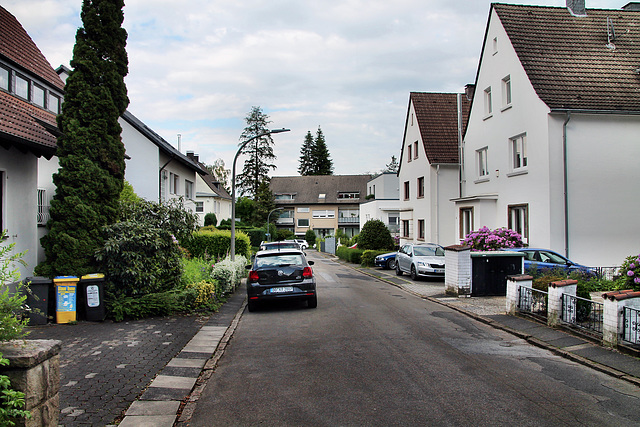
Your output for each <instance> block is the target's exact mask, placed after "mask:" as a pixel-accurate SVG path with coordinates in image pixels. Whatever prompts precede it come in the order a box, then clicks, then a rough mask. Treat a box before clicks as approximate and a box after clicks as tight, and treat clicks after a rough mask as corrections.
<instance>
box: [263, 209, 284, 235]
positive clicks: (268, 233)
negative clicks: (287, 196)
mask: <svg viewBox="0 0 640 427" xmlns="http://www.w3.org/2000/svg"><path fill="white" fill-rule="evenodd" d="M283 209H284V208H275V209H273V210H271V212H269V215H267V233H266V234H267V242H270V241H271V239H270V238H269V237H271V230H270V229H269V218H270V217H271V214H272V213H274V212H275V211H281V210H283Z"/></svg>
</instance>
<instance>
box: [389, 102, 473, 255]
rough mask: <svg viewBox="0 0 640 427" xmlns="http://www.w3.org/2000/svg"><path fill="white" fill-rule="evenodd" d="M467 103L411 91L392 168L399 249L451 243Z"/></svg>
mask: <svg viewBox="0 0 640 427" xmlns="http://www.w3.org/2000/svg"><path fill="white" fill-rule="evenodd" d="M469 107H470V102H469V100H468V99H467V98H466V97H465V96H464V95H463V94H455V93H425V92H411V94H410V96H409V108H408V111H407V118H406V122H405V131H404V137H403V141H402V151H401V153H400V167H399V169H398V185H399V198H400V202H399V213H400V219H399V221H400V222H399V228H400V230H399V232H400V244H404V243H407V242H415V243H421V242H431V243H437V244H440V245H444V246H446V245H451V244H454V243H457V238H456V235H455V234H454V232H455V230H456V209H455V206H454V204H453V203H452V202H451V199H454V198H457V197H458V196H459V194H460V178H461V176H460V167H459V158H460V155H459V150H460V145H461V138H462V132H463V128H464V125H465V124H466V121H467V118H468V112H469Z"/></svg>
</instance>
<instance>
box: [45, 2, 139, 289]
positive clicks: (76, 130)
mask: <svg viewBox="0 0 640 427" xmlns="http://www.w3.org/2000/svg"><path fill="white" fill-rule="evenodd" d="M123 7H124V1H123V0H84V1H83V3H82V12H81V17H82V23H83V27H81V28H79V29H78V31H77V33H76V44H75V46H74V49H73V59H72V61H71V67H72V71H71V73H70V75H69V78H68V79H67V83H66V87H65V99H64V103H63V105H62V114H60V115H59V116H58V127H59V129H60V130H61V132H62V135H61V136H60V137H59V138H58V148H57V152H56V155H57V157H58V160H59V163H60V169H59V171H58V172H57V173H56V174H54V175H53V182H54V184H55V185H56V193H55V195H54V197H53V200H52V201H51V207H50V214H51V219H50V221H49V223H48V224H47V228H48V230H49V233H48V234H47V235H46V236H45V237H43V238H42V245H43V247H44V249H45V254H46V257H47V258H46V261H45V262H44V263H42V264H41V265H39V266H38V267H37V269H36V272H37V274H40V275H45V276H49V277H52V276H55V275H83V274H86V273H92V272H95V271H96V269H97V263H96V261H95V257H94V254H95V253H96V250H97V249H99V248H101V247H102V244H103V234H102V228H103V227H104V226H106V225H110V224H113V223H114V222H116V221H117V218H118V199H119V196H120V193H121V192H122V189H123V185H124V170H125V163H124V145H123V144H122V139H121V136H120V134H121V131H122V129H121V127H120V124H119V123H118V118H119V117H120V115H122V114H123V113H124V111H125V110H126V108H127V105H128V104H129V99H128V97H127V89H126V86H125V83H124V77H125V76H126V75H127V73H128V58H127V52H126V50H125V46H126V42H127V33H126V31H125V30H124V28H122V22H123V19H124V15H123V11H122V9H123Z"/></svg>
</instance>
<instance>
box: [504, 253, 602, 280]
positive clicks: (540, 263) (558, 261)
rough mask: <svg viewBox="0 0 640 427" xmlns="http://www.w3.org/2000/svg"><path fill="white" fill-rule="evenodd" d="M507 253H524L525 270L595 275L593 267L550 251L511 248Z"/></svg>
mask: <svg viewBox="0 0 640 427" xmlns="http://www.w3.org/2000/svg"><path fill="white" fill-rule="evenodd" d="M504 250H505V251H512V252H523V253H524V270H525V271H527V270H528V269H545V268H548V269H554V268H561V269H563V270H565V271H567V272H573V271H581V272H584V273H591V274H594V271H593V269H592V268H591V267H587V266H585V265H581V264H577V263H575V262H573V261H571V260H569V259H567V258H566V257H564V256H562V255H560V254H559V253H557V252H554V251H552V250H549V249H538V248H509V249H504Z"/></svg>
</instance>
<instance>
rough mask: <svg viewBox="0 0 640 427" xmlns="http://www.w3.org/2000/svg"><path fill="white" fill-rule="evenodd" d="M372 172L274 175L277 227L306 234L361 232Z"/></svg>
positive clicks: (352, 234) (272, 188) (299, 234)
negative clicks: (361, 217)
mask: <svg viewBox="0 0 640 427" xmlns="http://www.w3.org/2000/svg"><path fill="white" fill-rule="evenodd" d="M370 179H371V175H315V176H274V177H273V178H271V183H270V185H269V187H270V189H271V192H272V193H273V196H274V199H275V206H276V208H282V210H281V211H277V212H276V213H274V215H277V219H276V226H277V227H278V228H279V229H287V230H291V231H292V232H294V233H295V235H296V236H304V235H305V233H306V232H307V230H313V231H314V232H315V233H316V235H317V236H321V237H326V236H335V234H336V231H337V230H341V231H342V232H344V233H345V234H346V235H347V236H348V237H353V236H355V235H356V234H358V233H359V232H360V205H361V204H362V203H363V202H364V201H365V200H366V199H365V198H366V193H367V182H368V181H369V180H370Z"/></svg>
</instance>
